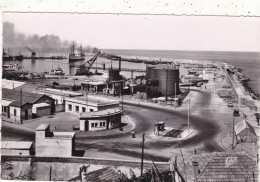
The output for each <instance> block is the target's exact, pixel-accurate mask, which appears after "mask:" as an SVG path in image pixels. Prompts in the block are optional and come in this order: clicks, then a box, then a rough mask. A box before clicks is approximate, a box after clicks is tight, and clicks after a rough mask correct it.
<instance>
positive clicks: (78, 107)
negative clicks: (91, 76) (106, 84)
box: [65, 95, 119, 115]
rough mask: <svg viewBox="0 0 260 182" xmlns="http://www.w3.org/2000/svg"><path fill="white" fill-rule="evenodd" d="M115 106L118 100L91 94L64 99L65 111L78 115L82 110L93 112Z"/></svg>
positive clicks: (117, 105) (117, 104)
mask: <svg viewBox="0 0 260 182" xmlns="http://www.w3.org/2000/svg"><path fill="white" fill-rule="evenodd" d="M117 107H119V101H117V100H112V99H106V98H96V97H95V96H91V95H88V96H86V97H77V98H66V99H65V112H68V113H71V114H78V115H80V113H84V112H94V111H100V110H105V109H111V108H117Z"/></svg>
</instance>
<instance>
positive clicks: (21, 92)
mask: <svg viewBox="0 0 260 182" xmlns="http://www.w3.org/2000/svg"><path fill="white" fill-rule="evenodd" d="M20 104H21V105H20V107H21V114H20V115H21V124H23V110H22V105H23V89H22V88H21V91H20Z"/></svg>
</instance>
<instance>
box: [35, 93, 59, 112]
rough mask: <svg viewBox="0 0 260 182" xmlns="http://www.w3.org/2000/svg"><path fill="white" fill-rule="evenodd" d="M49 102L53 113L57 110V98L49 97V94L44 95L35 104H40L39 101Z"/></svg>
mask: <svg viewBox="0 0 260 182" xmlns="http://www.w3.org/2000/svg"><path fill="white" fill-rule="evenodd" d="M43 102H45V103H47V104H49V105H50V106H51V113H54V112H55V100H54V99H52V98H50V97H48V96H43V97H41V98H40V99H39V100H37V101H36V102H35V103H34V104H39V103H43Z"/></svg>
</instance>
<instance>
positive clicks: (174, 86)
mask: <svg viewBox="0 0 260 182" xmlns="http://www.w3.org/2000/svg"><path fill="white" fill-rule="evenodd" d="M174 87H175V88H174V91H175V98H174V101H175V108H176V107H177V102H178V101H177V100H176V99H177V95H176V83H174Z"/></svg>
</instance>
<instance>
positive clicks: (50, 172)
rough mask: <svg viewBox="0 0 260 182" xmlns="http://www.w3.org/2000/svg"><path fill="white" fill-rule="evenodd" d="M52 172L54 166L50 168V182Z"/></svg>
mask: <svg viewBox="0 0 260 182" xmlns="http://www.w3.org/2000/svg"><path fill="white" fill-rule="evenodd" d="M51 170H52V166H51V167H50V180H49V181H51Z"/></svg>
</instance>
